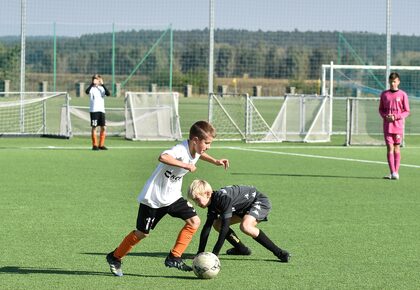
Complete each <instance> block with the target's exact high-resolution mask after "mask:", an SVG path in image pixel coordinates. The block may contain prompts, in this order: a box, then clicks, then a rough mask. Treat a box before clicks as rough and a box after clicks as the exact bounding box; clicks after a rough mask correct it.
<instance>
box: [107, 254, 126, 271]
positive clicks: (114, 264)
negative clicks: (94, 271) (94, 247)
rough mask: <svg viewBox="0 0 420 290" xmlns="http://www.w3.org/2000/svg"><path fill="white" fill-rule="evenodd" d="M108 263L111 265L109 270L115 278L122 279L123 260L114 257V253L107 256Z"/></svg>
mask: <svg viewBox="0 0 420 290" xmlns="http://www.w3.org/2000/svg"><path fill="white" fill-rule="evenodd" d="M106 261H107V262H108V264H109V269H110V270H111V273H112V274H114V276H118V277H121V276H122V275H123V272H122V269H121V260H119V259H117V258H115V257H114V252H113V251H112V252H111V253H109V254H108V255H106Z"/></svg>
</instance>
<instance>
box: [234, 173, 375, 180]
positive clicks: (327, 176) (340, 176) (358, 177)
mask: <svg viewBox="0 0 420 290" xmlns="http://www.w3.org/2000/svg"><path fill="white" fill-rule="evenodd" d="M231 174H232V175H253V176H255V175H266V176H279V177H280V176H285V177H312V178H343V179H349V178H353V179H383V178H382V177H369V176H348V175H327V174H293V173H255V172H233V173H231Z"/></svg>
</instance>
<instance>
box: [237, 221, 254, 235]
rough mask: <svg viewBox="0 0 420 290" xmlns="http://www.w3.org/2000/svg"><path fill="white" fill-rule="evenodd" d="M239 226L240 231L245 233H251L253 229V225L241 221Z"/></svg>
mask: <svg viewBox="0 0 420 290" xmlns="http://www.w3.org/2000/svg"><path fill="white" fill-rule="evenodd" d="M239 228H240V229H241V231H242V232H243V233H245V234H247V235H251V234H252V232H253V229H254V228H255V226H254V225H252V224H251V223H246V222H245V223H241V224H240V226H239Z"/></svg>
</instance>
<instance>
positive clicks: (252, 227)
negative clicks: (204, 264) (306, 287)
mask: <svg viewBox="0 0 420 290" xmlns="http://www.w3.org/2000/svg"><path fill="white" fill-rule="evenodd" d="M188 198H189V199H191V200H193V201H194V202H195V204H196V205H198V206H199V207H201V208H207V210H208V212H207V220H206V223H205V224H204V226H203V229H202V230H201V234H200V244H199V248H198V251H197V253H201V252H204V251H205V248H206V244H207V240H208V237H209V234H210V230H211V227H212V226H213V227H214V228H215V229H216V231H218V232H219V237H218V239H217V242H216V245H215V246H214V247H213V251H212V252H213V254H215V255H219V253H220V250H221V249H222V246H223V243H224V241H225V239H226V240H228V242H229V243H231V244H232V245H233V246H234V248H233V249H230V250H228V251H232V250H234V249H236V252H237V253H236V254H238V255H240V253H241V251H244V248H245V249H248V248H246V247H245V246H244V245H243V244H242V243H241V242H240V241H239V239H238V238H237V236H236V234H235V233H234V232H233V230H232V229H231V228H230V225H231V224H236V223H240V229H241V231H242V232H244V233H245V234H247V235H248V236H251V237H252V238H253V239H254V240H255V241H257V242H258V243H259V244H261V245H262V246H263V247H264V248H266V249H267V250H269V251H270V252H272V253H273V254H274V255H275V256H276V257H277V258H278V259H279V260H280V262H282V263H287V262H289V259H290V254H289V253H288V252H287V251H286V250H283V249H281V248H279V247H278V246H277V245H276V244H275V243H274V242H273V241H271V239H270V238H269V237H267V235H266V234H265V233H264V232H263V231H262V230H260V229H258V228H257V225H258V223H259V222H261V221H267V216H268V213H269V212H270V210H271V203H270V200H269V199H268V197H267V196H266V195H264V194H263V193H261V192H259V191H258V190H257V189H256V188H255V187H253V186H245V185H230V186H225V187H223V188H221V189H219V190H215V191H213V189H212V187H211V185H210V184H209V183H208V182H207V181H205V180H198V179H196V180H194V181H193V182H192V183H191V185H190V187H189V188H188ZM248 251H249V250H248ZM227 254H230V253H229V252H228V253H227ZM249 254H250V252H243V255H249Z"/></svg>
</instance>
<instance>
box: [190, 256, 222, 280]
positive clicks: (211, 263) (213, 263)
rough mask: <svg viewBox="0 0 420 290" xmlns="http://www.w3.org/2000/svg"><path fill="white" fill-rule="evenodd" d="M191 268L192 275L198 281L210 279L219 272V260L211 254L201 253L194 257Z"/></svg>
mask: <svg viewBox="0 0 420 290" xmlns="http://www.w3.org/2000/svg"><path fill="white" fill-rule="evenodd" d="M192 268H193V271H194V274H195V275H196V276H197V277H198V278H200V279H212V278H214V277H216V276H217V274H218V273H219V271H220V261H219V258H218V257H217V256H216V255H215V254H213V253H211V252H203V253H200V254H198V255H197V256H195V258H194V260H193V263H192Z"/></svg>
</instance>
